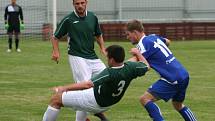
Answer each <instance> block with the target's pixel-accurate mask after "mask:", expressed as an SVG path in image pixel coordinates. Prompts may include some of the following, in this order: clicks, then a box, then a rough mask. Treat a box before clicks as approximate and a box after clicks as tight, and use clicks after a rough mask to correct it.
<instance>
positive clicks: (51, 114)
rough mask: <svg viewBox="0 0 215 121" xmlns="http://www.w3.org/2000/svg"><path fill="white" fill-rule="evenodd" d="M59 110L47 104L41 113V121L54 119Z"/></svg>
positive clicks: (54, 120) (52, 120)
mask: <svg viewBox="0 0 215 121" xmlns="http://www.w3.org/2000/svg"><path fill="white" fill-rule="evenodd" d="M59 111H60V110H59V109H56V108H53V107H51V106H50V105H49V106H48V108H47V109H46V112H45V113H44V115H43V121H56V119H57V116H58V113H59Z"/></svg>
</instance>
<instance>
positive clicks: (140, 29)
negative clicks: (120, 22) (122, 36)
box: [127, 20, 144, 32]
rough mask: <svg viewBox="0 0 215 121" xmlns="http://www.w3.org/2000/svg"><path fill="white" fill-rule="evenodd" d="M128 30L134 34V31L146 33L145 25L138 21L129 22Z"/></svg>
mask: <svg viewBox="0 0 215 121" xmlns="http://www.w3.org/2000/svg"><path fill="white" fill-rule="evenodd" d="M127 30H128V31H130V32H132V31H134V30H136V31H138V32H143V31H144V27H143V24H142V23H141V22H140V21H138V20H132V21H129V22H128V23H127Z"/></svg>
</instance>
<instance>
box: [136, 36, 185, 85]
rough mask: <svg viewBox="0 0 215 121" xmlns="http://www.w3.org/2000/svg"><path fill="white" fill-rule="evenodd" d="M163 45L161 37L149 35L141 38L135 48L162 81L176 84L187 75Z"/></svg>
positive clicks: (164, 41)
mask: <svg viewBox="0 0 215 121" xmlns="http://www.w3.org/2000/svg"><path fill="white" fill-rule="evenodd" d="M165 43H166V39H164V38H163V37H161V36H158V35H154V34H151V35H148V36H143V37H142V38H141V40H140V41H139V43H138V44H137V48H138V49H139V50H140V51H141V53H142V55H143V56H144V57H145V58H146V60H147V61H148V63H149V65H150V66H151V68H153V69H154V70H155V71H156V72H157V73H159V74H160V76H161V78H163V80H166V81H168V82H170V83H178V82H180V81H182V80H184V79H186V78H187V77H189V74H188V72H187V71H186V69H185V68H184V67H183V66H182V65H181V64H180V62H179V61H178V60H177V59H176V58H175V57H174V55H173V54H172V52H171V51H170V50H169V48H168V47H167V46H166V44H165Z"/></svg>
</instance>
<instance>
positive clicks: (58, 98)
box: [50, 93, 63, 109]
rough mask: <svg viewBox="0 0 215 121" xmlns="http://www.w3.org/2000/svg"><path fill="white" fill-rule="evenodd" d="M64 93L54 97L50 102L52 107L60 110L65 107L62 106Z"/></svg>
mask: <svg viewBox="0 0 215 121" xmlns="http://www.w3.org/2000/svg"><path fill="white" fill-rule="evenodd" d="M61 97H62V93H56V94H54V95H53V96H52V98H51V101H50V105H51V106H53V107H55V108H58V109H59V108H60V107H62V106H63V104H62V98H61Z"/></svg>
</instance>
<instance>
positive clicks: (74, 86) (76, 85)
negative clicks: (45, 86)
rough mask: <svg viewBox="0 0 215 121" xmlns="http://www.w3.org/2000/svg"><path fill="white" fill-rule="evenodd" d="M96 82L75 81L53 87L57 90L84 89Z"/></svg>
mask: <svg viewBox="0 0 215 121" xmlns="http://www.w3.org/2000/svg"><path fill="white" fill-rule="evenodd" d="M93 86H94V84H93V82H92V81H90V80H89V81H82V82H80V83H73V84H69V85H65V86H58V87H54V88H52V89H53V91H55V92H56V93H57V92H65V91H73V90H84V89H89V88H91V87H93Z"/></svg>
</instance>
